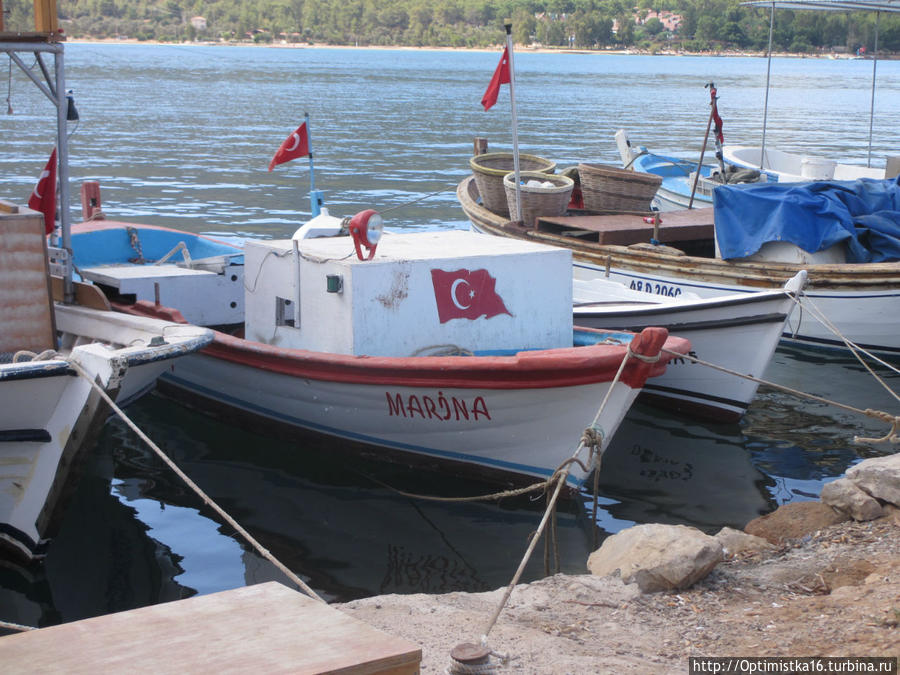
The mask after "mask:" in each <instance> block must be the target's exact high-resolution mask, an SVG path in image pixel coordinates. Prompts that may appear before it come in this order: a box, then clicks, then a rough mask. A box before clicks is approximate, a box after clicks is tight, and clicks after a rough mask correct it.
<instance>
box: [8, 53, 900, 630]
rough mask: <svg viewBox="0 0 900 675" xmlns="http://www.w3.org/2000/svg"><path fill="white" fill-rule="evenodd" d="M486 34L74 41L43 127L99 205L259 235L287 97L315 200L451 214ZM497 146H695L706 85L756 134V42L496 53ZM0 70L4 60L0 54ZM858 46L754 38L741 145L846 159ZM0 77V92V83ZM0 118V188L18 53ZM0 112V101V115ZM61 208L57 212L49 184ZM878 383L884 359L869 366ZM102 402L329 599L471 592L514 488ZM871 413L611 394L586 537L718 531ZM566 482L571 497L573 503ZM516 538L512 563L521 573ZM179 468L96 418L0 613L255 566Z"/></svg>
mask: <svg viewBox="0 0 900 675" xmlns="http://www.w3.org/2000/svg"><path fill="white" fill-rule="evenodd" d="M497 59H498V54H497V53H457V52H437V51H435V52H431V51H424V52H420V51H406V50H397V51H390V50H385V51H380V50H378V51H376V50H372V51H367V50H343V49H273V48H243V47H194V46H132V45H78V44H72V45H68V46H67V47H66V65H67V84H68V87H69V88H71V89H73V90H74V92H75V99H76V103H77V106H78V110H79V113H80V116H81V120H80V122H79V123H78V125H77V127H74V131H73V133H72V135H71V137H70V153H71V173H72V179H73V187H74V189H73V198H75V199H77V187H78V184H79V183H80V181H81V180H85V179H93V180H99V181H100V183H101V186H102V190H103V208H104V210H105V211H106V213H107V214H108V216H109V217H112V218H117V219H119V218H120V219H122V220H134V221H140V222H149V223H154V224H159V225H168V226H172V227H177V228H180V229H185V230H190V231H195V232H204V233H214V234H217V235H219V236H225V237H236V238H247V237H266V238H268V237H273V238H274V237H285V236H289V235H290V234H291V233H292V232H293V231H294V230H295V229H296V228H297V227H298V226H299V225H300V224H302V222H303V221H304V219H305V218H306V217H308V210H309V202H308V199H307V190H308V186H309V171H308V164H307V162H306V161H305V160H299V161H295V162H292V163H290V164H287V165H282V166H279V167H277V168H276V169H275V170H274V171H273V172H271V173H268V172H267V171H266V167H267V164H268V161H269V159H270V158H271V156H272V154H273V152H274V151H275V149H276V148H277V147H278V145H279V144H280V143H281V141H282V140H283V139H284V138H285V137H286V136H287V134H288V133H290V132H291V131H293V129H294V128H295V127H296V126H297V125H298V124H299V123H300V121H302V117H303V113H304V112H308V113H309V114H310V116H311V128H312V142H313V149H314V152H315V167H316V174H315V175H316V187H318V188H319V189H321V190H323V191H324V192H325V199H326V203H327V205H328V207H329V208H330V210H331V212H332V213H334V214H339V215H347V214H352V213H355V212H356V211H359V210H361V209H363V208H369V207H372V208H376V209H379V210H380V211H382V212H383V213H384V215H385V217H386V220H387V222H388V226H389V227H394V228H402V229H436V228H466V227H467V222H466V220H465V217H464V216H463V214H462V211H461V210H460V209H459V207H458V206H457V203H456V200H455V196H454V190H455V186H456V184H457V183H458V182H459V180H461V179H462V178H463V177H464V176H465V175H466V174H467V173H468V166H467V162H468V157H469V155H470V154H471V147H472V139H473V138H474V137H476V136H483V137H487V138H488V139H490V143H491V148H492V149H495V150H507V149H509V147H510V145H511V135H510V130H509V107H508V95H507V93H506V90H505V89H504V92H503V93H502V94H501V98H500V102H499V103H498V105H497V106H496V107H495V108H493V109H492V110H491V111H490V112H488V113H485V112H484V111H483V110H482V109H481V107H480V105H479V101H480V98H481V95H482V93H483V91H484V88H485V86H486V85H487V82H488V80H489V79H490V76H491V74H492V72H493V69H494V68H495V66H496V63H497ZM2 65H5V64H2V63H0V66H2ZM516 67H517V74H518V89H517V94H518V96H517V99H518V113H519V139H520V149H521V150H522V151H523V152H531V153H534V154H540V155H543V156H546V157H550V158H552V159H554V160H556V161H557V162H558V164H559V165H560V166H563V167H564V166H569V165H573V164H576V163H577V162H579V161H596V162H606V163H609V164H617V162H618V157H617V152H616V149H615V144H614V141H613V134H614V132H615V131H616V129H618V128H625V129H627V130H628V132H629V134H630V136H631V138H632V140H633V141H634V142H637V143H640V144H646V145H648V146H649V147H651V148H652V149H654V150H659V151H664V152H666V153H669V154H679V155H683V156H686V157H696V156H697V155H698V154H699V149H700V144H701V142H702V139H703V134H704V131H705V129H706V121H707V116H708V105H707V104H708V93H707V91H706V90H705V89H704V84H705V83H707V82H709V81H714V82H715V83H716V86H717V87H718V89H719V95H720V101H719V109H720V112H721V114H722V116H723V118H724V120H725V134H726V140H728V141H731V142H743V143H748V144H753V143H758V142H759V138H760V135H761V129H762V119H763V112H762V105H763V98H764V87H765V80H766V61H765V59H762V58H714V57H643V56H614V55H584V54H554V55H546V54H529V53H522V54H517V55H516ZM2 70H5V68H4V69H2ZM877 73H878V89H877V93H876V99H875V104H876V107H875V110H876V114H875V120H874V154H873V157H874V158H875V161H874V164H876V165H882V166H883V164H884V160H883V157H884V156H885V155H897V154H900V147H898V145H897V140H896V129H897V128H898V126H900V77H898V75H900V62H881V63H879V64H878V70H877ZM871 77H872V63H871V62H869V61H851V60H837V61H829V60H814V59H775V60H774V61H773V64H772V89H771V92H770V97H769V108H770V110H769V122H768V124H769V126H768V134H767V137H768V140H769V141H770V142H771V143H772V144H773V145H777V146H778V147H780V148H782V149H787V150H797V151H805V152H808V153H811V154H822V155H829V156H837V157H843V158H845V159H846V160H847V161H853V162H857V163H865V162H866V157H867V143H868V135H869V104H870V87H871ZM3 89H4V88H3V87H2V86H0V94H2V93H3ZM9 90H10V104H11V106H12V109H13V114H12V115H3V116H0V197H3V198H6V199H12V200H16V201H24V200H25V199H26V198H27V196H28V194H29V193H30V191H31V189H32V187H33V185H34V181H35V179H36V177H37V175H38V174H39V173H40V170H41V168H42V167H43V164H44V163H45V162H46V158H47V156H48V154H49V152H50V149H51V148H52V145H53V143H54V134H55V129H54V126H53V125H52V123H51V122H50V119H51V118H52V110H51V107H50V104H49V103H48V102H47V100H46V99H44V97H43V96H42V95H41V94H40V93H39V92H38V91H37V89H36V88H35V87H33V86H32V85H31V84H30V82H29V81H28V80H27V79H26V78H25V76H24V75H23V74H21V73H20V72H16V71H14V72H13V76H12V80H11V82H10V89H9ZM0 113H2V111H0ZM72 206H73V214H74V216H75V217H76V219H77V215H78V214H79V213H80V209H79V208H78V205H77V203H76V202H75V201H73V205H72ZM767 377H768V378H769V379H771V380H773V381H777V382H779V383H781V384H785V385H789V386H792V387H795V388H798V389H800V390H803V391H808V392H812V393H816V394H818V395H820V396H824V397H828V398H834V399H836V400H838V401H840V402H843V403H846V404H849V405H852V406H855V407H857V408H869V407H870V408H876V409H880V410H889V411H894V412H896V410H897V408H898V404H897V402H896V400H895V399H894V398H893V396H892V395H891V394H890V393H888V392H887V391H885V390H884V389H882V388H881V387H880V386H879V385H878V384H877V383H875V382H874V380H873V378H872V377H871V376H870V375H869V374H868V373H866V372H865V371H864V370H863V368H862V367H860V366H859V365H858V364H856V363H855V362H854V361H853V360H851V359H849V358H844V357H840V356H826V355H822V354H809V353H804V352H799V351H793V350H788V349H779V351H778V352H777V353H776V357H775V359H774V361H773V363H772V365H771V367H770V369H769V371H768V373H767ZM887 383H888V385H889V386H893V387H894V388H896V387H897V385H898V383H900V379H898V378H897V377H896V376H894V377H890V376H887ZM129 414H130V415H131V416H132V417H133V418H134V419H135V421H137V423H138V424H139V425H140V426H141V427H142V428H143V429H144V430H145V431H146V432H147V433H148V435H149V436H150V437H151V438H153V439H154V440H155V441H156V442H157V443H158V444H159V445H161V446H162V447H163V448H164V449H165V450H166V451H167V452H169V453H170V454H171V455H172V456H173V457H174V458H175V459H176V460H177V461H178V463H179V464H180V465H181V466H182V467H183V468H184V469H185V470H186V471H187V473H188V474H189V475H191V476H192V478H193V479H194V480H195V481H196V482H197V483H199V484H200V486H201V487H203V488H204V489H205V490H206V491H208V493H209V494H210V495H211V496H212V497H213V498H214V499H215V500H217V501H218V502H219V503H220V504H221V505H222V506H224V507H225V508H226V509H227V510H228V511H229V512H230V513H232V514H233V515H234V516H235V517H236V518H238V520H239V521H240V522H241V523H242V524H243V525H244V526H246V527H247V528H248V529H249V530H250V531H251V532H252V533H253V534H254V535H255V536H256V537H258V538H259V539H260V540H261V541H262V542H263V544H264V545H265V546H267V547H268V548H269V549H270V550H271V551H272V552H273V553H275V554H276V555H277V556H278V557H279V558H280V559H281V560H282V561H283V562H284V563H285V564H287V565H288V567H290V568H291V569H293V570H295V571H296V572H297V573H298V574H300V575H301V576H303V577H304V578H306V579H308V580H309V583H310V584H311V585H312V586H313V587H314V588H316V589H317V590H319V591H321V592H322V593H323V594H324V595H325V596H326V597H328V598H331V599H339V600H343V599H348V598H353V597H361V596H366V595H373V594H380V593H394V592H397V593H411V592H443V591H451V590H473V591H474V590H487V589H492V588H496V587H499V586H502V585H504V584H505V583H507V582H508V581H509V579H510V578H511V576H512V573H513V571H514V570H515V567H516V566H517V565H518V562H519V560H520V559H521V556H522V553H523V552H524V550H525V547H526V545H527V540H528V536H529V534H530V533H531V532H532V531H533V530H534V529H535V527H536V526H537V523H538V521H539V518H540V504H539V503H536V502H535V503H532V502H529V501H528V500H518V501H514V502H509V503H502V504H500V505H493V504H487V505H485V504H466V505H447V504H438V503H434V502H424V501H419V500H413V499H410V498H405V497H400V496H398V495H397V494H396V493H395V492H393V491H391V490H390V489H389V488H387V487H385V486H384V484H388V485H393V486H397V487H402V488H404V489H407V490H410V491H414V492H419V493H425V494H447V493H449V492H452V491H457V492H458V491H467V492H469V493H471V494H477V493H479V492H481V491H482V490H483V487H482V486H478V485H474V484H466V485H458V484H456V483H448V482H447V481H445V480H441V479H440V477H437V476H430V475H429V476H420V475H415V474H412V473H410V472H408V471H406V470H404V469H401V468H398V467H386V466H383V465H380V464H377V463H372V462H368V461H362V460H361V461H360V462H358V463H353V464H352V465H348V464H347V463H346V462H343V461H339V460H335V459H334V458H333V457H331V454H332V452H333V450H334V449H335V448H334V446H333V445H329V444H328V443H323V442H321V441H313V440H293V441H290V442H288V441H284V440H280V439H276V438H273V437H271V436H268V435H266V434H265V433H259V432H257V431H248V430H243V429H240V428H237V427H235V426H232V425H229V424H227V423H224V422H222V421H217V420H213V419H211V418H209V417H206V416H204V415H201V414H199V413H197V412H194V411H191V410H188V409H185V408H183V407H181V406H179V405H176V404H174V403H173V402H172V401H170V400H168V399H166V398H163V397H161V396H158V395H153V396H150V397H147V398H145V399H143V400H142V401H140V402H138V403H137V404H135V405H134V406H132V407H131V408H129ZM886 431H887V429H885V428H884V427H883V425H881V424H880V423H877V422H873V421H871V420H867V419H866V418H864V417H861V416H859V415H856V414H854V413H852V412H847V411H844V410H841V409H838V408H834V407H832V406H828V405H826V404H822V403H815V402H809V401H807V400H805V399H803V398H800V397H797V396H794V395H791V394H785V393H781V392H778V391H776V390H773V389H768V388H763V389H762V390H761V392H760V395H759V396H758V398H757V400H756V401H755V402H754V404H753V405H752V407H751V409H750V411H749V412H748V414H747V415H746V417H745V419H744V420H743V421H742V422H741V423H740V424H735V425H708V424H706V425H705V424H699V423H696V422H688V421H685V420H683V419H680V418H677V417H673V416H670V415H667V414H664V413H660V412H658V411H655V410H653V409H650V408H643V407H637V408H635V409H634V410H633V411H632V412H631V413H630V414H629V416H628V418H627V419H626V421H625V424H624V425H623V427H622V428H621V429H620V431H619V433H618V434H617V436H616V438H615V439H614V441H613V444H612V446H611V447H610V449H609V451H608V453H607V455H606V457H605V460H604V469H603V474H602V477H601V508H600V512H599V514H598V526H599V530H600V533H601V536H602V534H603V533H609V532H615V531H617V530H619V529H621V528H623V527H627V526H629V525H631V524H634V523H644V522H667V523H686V524H691V525H696V526H697V527H701V528H703V529H704V530H707V531H710V532H714V531H717V530H718V529H719V528H720V527H722V526H723V525H730V526H735V527H742V526H743V525H744V524H745V523H746V522H747V521H748V520H750V519H751V518H753V517H755V516H757V515H759V514H761V513H765V512H768V511H770V510H772V509H773V508H775V507H776V506H777V505H779V504H782V503H785V502H789V501H795V500H804V499H811V498H815V497H816V496H817V495H818V493H819V491H820V490H821V487H822V485H823V484H824V483H825V482H828V481H829V480H832V479H834V478H835V477H837V476H840V475H841V474H842V473H843V472H844V471H845V470H846V468H847V467H848V466H850V465H852V464H853V463H855V462H857V461H859V460H860V459H861V458H864V457H867V456H874V455H878V454H883V453H886V452H889V451H890V450H891V448H890V447H889V446H888V447H886V446H877V445H854V443H853V437H854V436H857V435H862V436H881V435H883V434H884V433H886ZM586 500H587V498H586V497H585V501H586ZM588 515H589V512H588V511H586V510H585V509H582V508H580V505H574V506H570V507H569V508H568V510H567V511H566V512H565V513H563V514H561V516H560V526H559V528H560V548H561V556H562V568H563V570H564V571H567V572H580V571H583V569H584V564H585V560H586V557H587V555H588V553H589V552H590V550H591V547H592V528H591V527H590V523H589V522H588V520H589V518H588ZM541 558H542V556H541V555H540V553H539V554H538V555H537V556H536V559H535V560H534V561H533V562H532V564H531V565H530V567H529V569H528V571H527V573H526V578H528V579H533V578H536V577H538V576H540V575H541V574H542V573H543V567H544V566H543V561H542V560H541ZM281 578H282V577H281V575H280V573H278V572H277V571H276V570H275V569H274V568H273V567H272V566H271V565H270V564H269V563H267V562H265V561H263V560H262V559H261V558H260V557H259V556H257V555H256V554H255V553H253V552H251V551H249V550H248V548H247V546H246V545H244V544H243V543H242V542H240V541H239V540H238V539H237V538H236V537H235V536H234V533H233V532H232V531H230V529H229V528H228V527H227V526H221V525H220V524H218V522H217V521H216V520H215V519H214V518H213V517H212V515H211V513H210V512H209V510H208V509H206V508H204V507H203V506H202V505H201V503H200V501H199V500H198V499H197V498H196V497H195V496H194V495H193V494H191V493H190V492H189V491H187V490H186V488H184V487H183V486H182V485H181V484H180V483H179V481H178V479H177V478H175V477H174V476H172V475H171V474H170V473H169V472H168V471H167V470H166V469H165V468H164V467H163V466H162V465H161V463H160V462H159V461H158V460H157V459H155V458H154V457H153V456H152V453H151V452H150V451H149V450H147V449H146V448H144V447H143V446H142V444H141V443H140V441H138V440H137V439H136V438H135V437H134V436H133V435H132V434H131V432H130V431H129V430H128V429H127V427H126V426H125V425H124V424H122V423H121V422H119V421H117V420H111V421H110V422H109V423H108V424H107V426H106V428H105V430H104V433H103V435H102V438H101V440H100V442H99V443H98V445H97V446H96V448H94V449H93V450H92V451H91V454H90V457H89V461H88V465H87V467H86V470H85V476H84V479H83V480H82V481H81V483H80V485H79V488H78V491H77V493H76V494H75V496H74V498H73V501H72V503H71V506H70V508H69V509H68V511H67V514H66V518H65V521H64V523H63V526H62V530H61V532H60V534H59V536H58V538H57V539H56V540H55V542H54V545H53V547H52V548H51V551H50V554H49V555H48V558H47V560H46V564H45V565H44V567H43V568H42V569H38V570H28V571H23V570H18V569H12V568H7V567H0V619H3V620H8V621H17V622H21V623H25V624H30V625H48V624H52V623H56V622H60V621H70V620H74V619H77V618H82V617H86V616H93V615H97V614H102V613H106V612H110V611H116V610H121V609H128V608H132V607H137V606H142V605H146V604H152V603H156V602H161V601H165V600H170V599H174V598H179V597H186V596H189V595H193V594H195V593H209V592H214V591H218V590H224V589H228V588H234V587H238V586H241V585H244V584H249V583H256V582H259V581H264V580H268V579H281Z"/></svg>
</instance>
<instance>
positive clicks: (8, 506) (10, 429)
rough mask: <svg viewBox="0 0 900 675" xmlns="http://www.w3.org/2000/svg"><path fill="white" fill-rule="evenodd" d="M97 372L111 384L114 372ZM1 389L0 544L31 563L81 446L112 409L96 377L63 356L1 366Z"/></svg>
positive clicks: (52, 524)
mask: <svg viewBox="0 0 900 675" xmlns="http://www.w3.org/2000/svg"><path fill="white" fill-rule="evenodd" d="M85 365H86V364H85ZM87 367H88V368H89V367H90V366H87ZM88 372H91V371H88ZM93 374H94V375H95V376H96V378H97V380H98V381H99V382H100V383H101V384H102V385H104V386H105V385H107V384H108V382H109V375H110V373H109V371H107V372H106V373H105V374H103V373H99V372H98V373H93ZM0 395H2V397H3V406H0V461H2V463H3V475H2V477H0V548H2V549H3V550H4V553H5V555H6V557H11V558H14V559H19V560H25V561H28V560H32V559H34V558H36V557H40V556H41V555H43V554H44V553H45V552H46V547H47V540H46V538H45V537H46V535H47V533H48V532H50V531H51V530H52V529H53V528H54V527H55V525H56V524H57V521H58V516H59V510H58V506H59V505H60V504H62V503H63V502H64V501H65V496H66V494H67V491H68V490H69V489H70V488H71V486H72V484H73V482H74V479H75V478H76V477H77V473H78V471H79V466H80V461H79V459H80V450H81V448H82V447H84V446H85V445H88V444H90V443H91V442H92V441H93V440H94V439H95V438H96V435H97V433H98V432H99V429H100V427H101V426H102V424H103V421H104V420H105V418H106V407H105V406H104V405H103V404H102V401H101V399H100V395H99V394H98V393H97V392H96V390H94V389H93V387H92V386H91V383H90V382H88V381H87V380H86V379H85V378H83V377H79V376H78V374H77V372H76V371H75V370H74V369H73V368H72V366H71V365H70V364H69V363H68V362H67V361H64V360H59V359H56V360H51V361H39V362H26V363H4V364H0Z"/></svg>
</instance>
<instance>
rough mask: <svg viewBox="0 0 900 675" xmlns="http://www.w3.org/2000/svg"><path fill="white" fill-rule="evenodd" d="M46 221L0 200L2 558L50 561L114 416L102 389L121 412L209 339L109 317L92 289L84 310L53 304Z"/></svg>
mask: <svg viewBox="0 0 900 675" xmlns="http://www.w3.org/2000/svg"><path fill="white" fill-rule="evenodd" d="M54 287H56V288H57V290H61V288H62V280H61V279H58V278H53V277H51V276H50V275H49V271H48V267H47V251H46V242H45V238H44V225H43V218H42V216H41V214H40V213H38V212H36V211H31V210H29V209H25V208H22V207H17V206H15V205H13V204H10V203H8V202H3V201H0V312H2V321H0V463H2V465H3V467H4V470H3V474H2V476H0V549H2V551H3V553H5V554H6V555H7V556H8V557H12V558H16V559H19V560H24V561H31V560H34V559H37V558H40V557H42V556H43V554H44V553H45V552H46V549H47V546H48V538H49V537H50V536H52V534H53V532H54V530H55V528H56V526H57V524H58V521H59V518H60V516H61V513H62V509H63V505H64V503H65V498H66V496H67V494H68V492H70V491H71V489H72V488H73V485H74V481H75V479H76V478H77V475H78V470H79V464H80V460H81V457H82V455H83V452H84V450H85V449H86V448H89V447H90V445H91V444H92V442H93V440H94V439H95V438H96V434H97V433H98V432H99V429H100V427H101V426H102V424H103V422H104V421H105V420H106V417H107V415H108V414H109V409H108V406H106V405H105V403H104V402H103V400H102V398H101V395H100V393H99V391H98V389H100V390H102V391H104V392H106V393H107V394H109V395H110V396H111V397H112V398H114V399H115V400H116V401H117V403H118V404H122V405H124V404H125V403H126V402H128V401H130V400H133V399H134V398H136V397H137V396H139V395H140V394H142V393H144V392H145V391H147V390H148V389H149V388H151V387H152V386H153V385H154V383H155V382H156V379H157V378H158V377H159V375H160V374H161V373H162V372H163V371H164V370H165V369H166V368H168V367H169V366H170V365H171V363H172V361H173V360H174V359H175V358H177V357H180V356H184V355H185V354H188V353H190V352H192V351H196V350H198V349H200V348H201V347H203V346H205V345H207V344H209V343H210V341H211V340H212V332H211V331H209V330H207V329H204V328H198V327H196V326H189V325H181V324H175V323H173V322H171V321H162V320H158V319H148V318H143V317H131V316H126V315H123V314H120V313H118V312H113V311H111V310H110V308H109V305H108V303H107V301H106V299H105V298H104V297H103V295H102V294H101V293H99V291H97V289H95V288H91V287H83V286H80V285H77V286H76V299H77V300H80V301H81V302H82V303H87V305H89V306H85V305H84V304H71V303H70V304H63V303H54V302H53V289H54Z"/></svg>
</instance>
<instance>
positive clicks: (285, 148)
mask: <svg viewBox="0 0 900 675" xmlns="http://www.w3.org/2000/svg"><path fill="white" fill-rule="evenodd" d="M308 154H309V134H307V132H306V122H304V123H303V124H301V125H300V126H299V127H297V130H296V131H295V132H294V133H292V134H291V135H290V136H288V137H287V138H286V139H284V143H282V144H281V147H279V148H278V150H277V151H276V152H275V155H274V156H273V157H272V161H271V162H269V171H271V170H272V169H273V168H275V166H276V165H278V164H284V163H285V162H290V161H291V160H292V159H297V158H298V157H306V156H307V155H308Z"/></svg>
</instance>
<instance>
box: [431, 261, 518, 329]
mask: <svg viewBox="0 0 900 675" xmlns="http://www.w3.org/2000/svg"><path fill="white" fill-rule="evenodd" d="M431 282H432V284H433V285H434V299H435V301H436V302H437V309H438V319H440V322H441V323H447V322H448V321H450V319H470V320H471V319H477V318H478V317H481V316H484V317H485V318H487V319H490V318H491V317H492V316H497V315H498V314H510V312H509V310H508V309H506V305H505V304H503V299H502V298H501V297H500V296H499V295H498V294H497V291H496V290H495V288H494V286H495V285H496V283H497V280H496V279H494V277H492V276H491V275H490V274H488V271H487V270H485V269H481V270H466V269H459V270H455V271H453V272H445V271H444V270H431ZM510 316H512V314H510Z"/></svg>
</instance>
